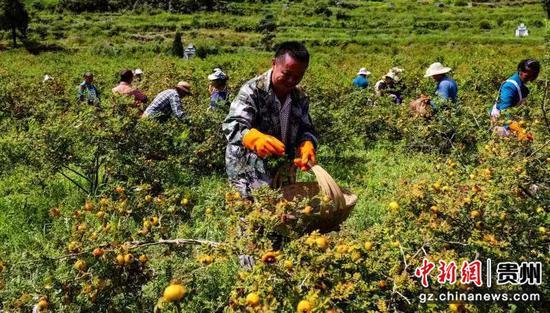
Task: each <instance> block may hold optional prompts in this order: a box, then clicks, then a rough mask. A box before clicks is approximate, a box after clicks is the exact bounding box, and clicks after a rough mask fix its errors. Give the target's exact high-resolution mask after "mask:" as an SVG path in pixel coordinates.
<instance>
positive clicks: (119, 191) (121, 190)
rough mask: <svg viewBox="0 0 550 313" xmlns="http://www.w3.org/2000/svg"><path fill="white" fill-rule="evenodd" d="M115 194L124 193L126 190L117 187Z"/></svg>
mask: <svg viewBox="0 0 550 313" xmlns="http://www.w3.org/2000/svg"><path fill="white" fill-rule="evenodd" d="M115 192H116V193H123V192H124V188H123V187H121V186H117V187H116V188H115Z"/></svg>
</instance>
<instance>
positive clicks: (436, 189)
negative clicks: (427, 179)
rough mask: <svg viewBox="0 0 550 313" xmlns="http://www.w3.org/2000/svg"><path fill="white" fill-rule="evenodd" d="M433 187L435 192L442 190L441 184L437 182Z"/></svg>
mask: <svg viewBox="0 0 550 313" xmlns="http://www.w3.org/2000/svg"><path fill="white" fill-rule="evenodd" d="M432 187H433V189H434V190H435V191H438V190H439V189H441V182H440V181H436V182H435V183H433V185H432Z"/></svg>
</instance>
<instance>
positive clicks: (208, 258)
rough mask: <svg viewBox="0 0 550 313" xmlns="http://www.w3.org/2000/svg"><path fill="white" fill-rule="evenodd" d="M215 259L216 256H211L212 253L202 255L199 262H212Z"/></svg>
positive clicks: (206, 263)
mask: <svg viewBox="0 0 550 313" xmlns="http://www.w3.org/2000/svg"><path fill="white" fill-rule="evenodd" d="M213 261H214V258H213V257H211V256H210V255H202V256H200V257H199V262H200V263H202V264H204V265H208V264H211V263H212V262H213Z"/></svg>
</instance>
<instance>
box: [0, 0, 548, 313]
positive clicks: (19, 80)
mask: <svg viewBox="0 0 550 313" xmlns="http://www.w3.org/2000/svg"><path fill="white" fill-rule="evenodd" d="M26 2H27V8H28V9H29V10H30V12H31V24H30V27H29V38H30V39H31V40H34V41H36V42H39V43H40V44H41V45H40V46H38V48H36V49H35V50H34V51H33V53H30V52H28V51H26V50H25V49H24V48H22V47H20V48H16V49H13V48H11V46H10V45H11V42H10V37H9V34H8V33H7V32H0V240H1V241H2V245H1V246H0V312H1V311H2V310H4V311H5V312H29V311H31V310H32V308H33V306H35V305H36V304H37V303H38V301H39V299H40V298H41V297H42V296H47V301H48V303H49V306H50V310H51V311H52V312H82V311H91V310H95V311H99V312H128V311H131V312H149V311H152V310H153V308H155V309H158V310H162V311H168V312H177V311H183V312H222V311H228V312H234V311H238V312H293V311H294V312H295V311H296V306H297V305H298V303H299V302H300V301H301V300H305V301H309V303H311V304H312V305H313V306H314V311H313V312H325V311H326V312H329V311H328V310H334V311H332V312H339V311H338V310H340V311H341V312H370V311H372V312H413V311H425V312H443V311H449V310H450V311H455V312H458V311H460V312H465V311H468V312H489V311H490V312H538V311H542V310H543V306H544V301H533V302H527V303H524V304H518V303H506V302H500V303H499V302H496V303H474V302H465V303H464V302H453V303H448V302H436V303H429V304H424V303H420V302H419V300H418V294H419V293H420V292H422V290H421V289H420V288H419V284H418V281H417V279H416V278H414V275H413V270H414V268H413V266H418V265H419V264H420V263H421V261H422V260H421V257H420V256H419V253H420V252H421V251H422V250H424V253H426V250H427V251H428V254H429V256H430V258H432V259H433V260H436V261H437V260H438V259H447V260H449V259H455V260H457V261H458V260H463V259H466V260H473V259H474V258H481V259H486V258H492V259H493V260H495V261H497V260H499V261H517V262H520V261H539V262H543V264H544V275H543V277H545V278H546V277H548V274H549V272H548V241H547V239H548V230H547V228H548V224H549V215H548V213H547V212H548V210H549V209H550V208H549V206H548V203H549V202H548V201H550V199H549V198H548V194H549V193H548V191H549V190H548V189H549V181H548V177H549V176H548V170H549V164H550V163H549V162H548V157H549V155H550V150H549V148H548V140H549V136H548V130H549V129H548V124H547V123H548V122H547V121H546V120H545V119H546V112H544V110H545V105H546V106H547V102H548V96H547V92H548V74H547V72H548V71H547V70H546V69H547V67H548V65H550V62H549V60H550V59H549V56H548V46H547V40H548V24H547V23H548V20H547V19H546V16H545V11H544V8H543V6H542V5H541V4H540V3H538V2H535V1H497V2H495V5H494V6H492V5H487V4H484V3H477V2H475V3H474V5H472V6H468V5H465V6H463V4H467V3H465V2H462V1H442V2H438V3H442V4H443V5H442V6H437V5H436V1H417V2H415V1H398V0H396V1H343V2H342V1H340V2H336V1H309V0H304V1H296V2H291V1H273V2H270V3H265V4H264V3H255V2H253V3H248V2H246V3H237V2H231V1H229V3H228V4H227V6H226V9H225V11H224V12H223V13H220V12H195V13H191V14H178V13H169V12H165V11H161V10H158V9H154V8H137V9H136V10H127V11H120V12H103V13H73V12H70V11H67V10H61V9H60V8H59V7H57V6H56V5H57V4H58V2H57V1H26ZM39 2H40V3H42V4H44V7H45V8H44V9H40V10H38V9H36V7H37V5H36V3H39ZM33 3H34V4H33ZM329 12H330V13H329ZM269 16H272V18H269ZM266 17H268V19H271V20H273V22H274V23H276V25H277V26H276V30H275V31H274V32H273V34H274V35H275V36H274V39H273V42H271V43H270V44H275V43H277V42H281V41H284V40H290V39H292V40H300V41H303V42H304V43H305V44H306V45H307V46H308V48H309V49H310V52H311V54H312V62H311V65H310V68H309V69H308V72H307V73H306V75H305V77H304V79H303V82H302V86H303V87H304V89H305V90H306V92H307V93H308V96H309V98H310V103H311V105H310V106H311V113H312V118H313V121H314V123H315V126H316V127H317V129H318V132H319V138H320V142H321V148H320V150H319V152H318V160H319V163H320V165H322V166H323V167H324V168H325V169H326V170H327V171H328V172H329V173H330V174H331V175H332V176H333V177H334V178H335V179H336V180H337V181H338V182H339V183H340V184H341V185H342V186H345V187H346V188H348V189H350V190H351V191H352V192H354V193H355V194H357V195H358V199H359V200H358V202H357V205H356V206H355V208H354V210H353V212H352V214H351V216H350V217H349V218H348V219H347V220H346V221H345V222H344V224H343V226H342V230H341V231H340V232H334V233H331V234H328V235H318V234H303V233H300V232H295V231H290V232H289V233H286V237H285V238H287V242H286V246H284V247H283V248H282V249H281V253H282V254H281V255H280V256H277V262H276V264H274V265H270V264H263V263H266V262H263V263H262V262H260V259H262V258H261V257H262V256H265V254H266V253H267V252H269V250H271V249H273V247H272V246H271V244H272V242H271V239H272V238H271V237H270V236H271V235H272V233H270V232H268V231H267V230H271V229H272V228H273V229H275V230H277V229H278V228H277V227H279V226H280V225H279V224H277V221H278V215H277V214H279V213H281V212H280V210H281V208H282V209H284V210H288V211H292V210H296V209H301V205H303V204H296V203H290V204H287V203H283V204H281V201H280V199H278V198H277V197H276V195H273V194H269V192H268V195H267V196H265V197H266V198H267V199H272V200H269V201H267V200H266V202H265V203H264V198H262V197H259V198H258V199H257V203H260V204H258V206H261V205H263V207H262V208H259V207H258V206H254V205H253V204H247V203H243V201H240V200H239V199H233V198H232V197H233V196H232V194H233V191H232V190H231V189H230V188H229V186H228V184H227V181H226V176H225V172H224V168H223V151H224V144H225V141H224V139H223V138H222V137H221V135H220V134H219V133H220V125H221V122H222V121H223V118H224V113H225V112H223V111H222V112H207V111H206V108H207V107H208V103H209V99H208V92H207V84H208V81H207V75H208V74H209V73H210V71H211V70H212V68H214V67H219V66H221V67H222V68H223V69H224V71H226V72H227V73H228V74H229V76H230V81H229V88H230V90H231V94H232V97H234V96H235V95H236V93H237V91H238V89H239V88H240V86H241V85H242V84H243V83H244V82H246V81H247V80H248V79H250V78H252V77H254V76H255V75H257V74H259V73H262V72H263V71H265V70H267V69H268V68H269V66H270V62H271V56H272V52H271V51H268V50H267V49H266V47H265V46H266V44H265V42H264V41H262V39H263V38H264V36H265V34H264V33H262V32H261V30H260V24H261V21H262V20H264V19H265V18H266ZM522 22H523V23H525V24H526V25H527V26H528V27H529V32H530V36H529V37H527V38H521V39H518V38H515V37H514V36H513V35H514V30H515V28H516V27H517V25H518V24H519V23H522ZM176 32H180V33H181V34H182V37H183V43H184V45H186V44H188V43H193V44H195V45H196V46H197V47H198V48H199V50H200V51H201V53H202V57H201V58H199V57H196V58H193V59H191V60H183V59H180V58H176V57H174V56H172V55H171V53H170V48H171V45H172V41H173V38H174V35H175V33H176ZM528 57H530V58H536V59H539V60H541V61H542V64H543V70H542V72H541V75H540V77H539V79H538V80H537V81H536V82H535V83H533V84H531V85H530V89H531V94H530V96H529V105H528V106H527V107H524V108H520V109H517V110H515V111H514V112H513V113H514V114H515V115H516V116H517V117H518V118H519V119H521V120H523V121H524V122H525V123H526V125H527V127H528V129H529V131H530V132H532V133H533V134H534V136H535V140H534V142H532V143H518V142H516V140H499V139H495V138H493V136H492V135H491V134H490V133H489V132H488V131H487V129H488V128H489V120H488V118H487V109H488V107H489V106H490V105H491V103H492V101H493V99H494V97H495V96H496V92H497V90H498V87H499V85H500V82H502V81H503V80H504V79H506V78H507V77H508V76H509V75H511V74H512V73H513V72H514V71H515V68H516V65H517V63H518V62H519V61H520V60H521V59H524V58H528ZM436 61H440V62H443V63H444V64H445V65H448V66H450V67H452V68H453V72H452V76H453V78H454V79H456V81H457V82H458V84H459V90H460V91H459V99H460V101H459V104H460V105H459V106H460V107H459V108H458V109H453V110H452V111H450V112H446V113H441V114H440V115H439V116H437V117H434V118H433V119H431V120H419V119H415V118H413V117H411V116H410V114H409V112H408V108H407V107H406V106H395V105H392V104H390V103H389V101H387V99H386V100H383V99H378V100H377V101H376V103H375V104H373V103H372V101H371V100H373V99H375V98H374V96H373V92H372V90H369V91H367V92H365V93H362V92H358V91H357V90H354V89H353V88H352V86H351V80H352V79H353V78H354V76H355V73H356V72H357V70H358V69H359V68H360V67H366V68H367V69H369V70H370V71H371V72H372V73H373V75H372V76H371V77H370V80H371V84H374V82H375V81H376V80H378V79H379V77H380V76H382V75H383V74H384V73H385V72H386V71H387V70H388V69H389V68H390V67H392V66H401V67H403V68H405V73H404V82H405V84H406V85H407V86H408V89H407V91H406V93H405V103H408V102H409V101H410V100H412V99H414V98H416V97H417V96H419V95H420V94H422V93H424V94H431V93H432V91H433V88H434V86H433V81H431V80H430V79H425V78H423V73H424V71H425V69H426V68H427V66H429V64H431V63H433V62H436ZM136 67H140V68H142V69H143V70H144V72H145V80H144V81H143V82H142V83H141V87H142V89H143V91H144V92H145V93H146V94H147V95H148V96H149V97H153V96H154V95H155V94H157V93H158V92H160V91H162V90H164V89H166V88H169V87H170V86H172V85H173V84H174V83H175V82H177V81H179V80H182V79H183V80H187V81H190V82H192V84H193V89H194V95H193V97H190V98H187V99H185V101H184V107H185V108H186V111H187V113H188V114H189V116H190V119H191V125H190V126H189V127H188V126H184V125H180V124H178V123H177V122H175V121H171V122H169V123H168V124H164V125H156V124H154V123H152V124H149V123H147V122H140V121H139V120H137V119H136V118H135V116H133V115H131V114H134V113H135V112H128V114H125V113H123V114H121V112H126V111H125V109H121V107H124V106H123V104H120V103H118V102H117V101H118V100H116V99H114V98H112V97H111V96H110V95H108V94H109V93H110V91H109V90H110V88H112V86H114V85H115V84H116V83H117V80H118V78H117V72H118V71H119V70H121V69H123V68H136ZM85 71H93V72H94V74H95V82H96V84H97V86H98V87H99V89H100V90H101V91H102V92H103V93H104V94H105V96H104V100H103V103H102V106H103V111H101V112H100V111H94V110H93V109H92V108H86V107H83V106H82V105H79V104H77V102H76V88H77V86H78V84H79V83H80V81H81V75H82V73H84V72H85ZM46 73H47V74H50V75H52V76H53V77H54V81H53V82H52V83H49V84H45V83H42V77H43V75H44V74H46ZM369 99H370V100H369ZM121 110H122V111H121ZM546 110H547V109H546ZM155 152H158V153H159V154H161V155H162V157H161V158H159V159H155V158H154V157H151V155H155ZM98 160H101V161H98ZM71 169H72V170H71ZM487 171H488V172H487ZM78 173H80V174H78ZM93 175H96V176H97V177H98V180H101V179H103V178H104V179H106V181H105V184H103V185H101V184H100V185H98V186H96V187H95V188H92V187H90V188H89V189H88V191H87V192H86V191H83V190H82V189H81V188H79V187H78V186H77V184H78V185H81V186H84V187H85V188H83V189H86V188H87V186H88V184H89V185H90V186H92V183H91V180H90V178H94V176H93ZM99 178H101V179H99ZM300 178H301V179H303V180H313V177H312V175H311V174H300ZM71 180H72V181H71ZM157 184H158V185H160V186H161V187H160V190H155V186H156V185H157ZM439 185H442V186H446V187H447V188H448V189H446V190H447V191H441V190H440V188H439V187H436V186H439ZM533 185H535V186H536V188H538V189H537V190H539V191H538V192H535V193H530V192H529V190H530V189H529V188H532V186H533ZM116 187H123V188H124V191H122V192H119V191H115V190H116V189H115V188H116ZM521 188H523V189H521ZM478 189H479V190H478ZM518 190H519V191H518ZM522 190H528V191H527V192H525V191H522ZM228 193H229V196H228ZM147 196H150V197H152V198H151V199H154V200H147ZM470 198H471V199H470ZM184 199H187V200H188V202H189V204H187V202H184V201H183V200H184ZM465 199H469V200H465ZM393 201H395V202H397V203H399V206H400V208H401V209H400V210H399V211H397V212H395V210H392V209H391V207H390V206H389V205H388V204H389V203H390V202H393ZM88 202H89V203H91V204H93V209H90V210H87V209H86V206H85V203H88ZM184 203H185V204H184ZM433 207H436V209H434V208H433ZM53 208H58V209H59V210H60V214H61V216H57V213H55V211H52V209H53ZM264 209H265V210H266V211H261V212H262V214H263V215H262V214H258V212H259V210H264ZM539 209H540V210H539ZM473 211H477V212H478V213H479V212H482V213H483V214H482V217H481V218H478V217H475V215H476V214H472V212H473ZM99 212H103V213H106V214H107V217H106V218H96V215H97V214H98V213H99ZM430 212H431V213H430ZM503 214H504V215H503ZM156 216H158V217H159V218H160V219H161V225H160V226H154V227H150V228H151V229H150V230H149V228H148V232H149V231H150V233H148V234H144V233H143V228H147V227H146V226H145V224H143V223H145V220H148V219H150V218H151V217H156ZM472 216H474V217H472ZM503 216H504V218H503ZM240 217H243V218H246V219H247V220H248V221H249V224H244V225H243V224H242V221H241V220H240V219H239V218H240ZM142 219H143V222H142ZM274 224H277V225H274ZM82 225H85V226H82ZM252 225H253V226H257V228H254V227H252ZM247 227H250V228H247ZM106 229H110V230H106ZM243 230H244V231H245V233H246V231H249V233H247V234H248V235H245V236H243V235H242V234H240V232H242V231H243ZM97 233H100V235H99V239H97V238H96V239H93V238H94V234H95V237H98V236H97ZM103 233H104V235H102V234H103ZM319 236H321V237H322V236H326V237H322V238H326V239H327V240H328V241H329V243H330V244H329V248H328V249H326V250H325V249H324V248H322V247H321V246H322V245H320V247H318V248H311V244H310V243H308V240H310V241H311V239H312V238H313V242H314V243H315V242H317V244H318V241H316V240H318V239H319ZM170 238H172V239H173V238H192V239H200V240H208V241H212V242H219V243H222V245H221V248H220V247H211V246H208V245H196V246H195V245H192V246H184V247H175V246H162V245H158V246H152V247H145V248H135V249H134V248H128V247H127V246H125V245H124V244H123V243H124V242H133V241H140V242H153V241H158V240H160V239H170ZM73 242H77V243H78V245H77V246H78V247H77V248H74V247H71V244H72V243H73ZM365 243H374V245H375V247H376V248H375V249H374V251H371V249H369V248H367V245H365ZM98 246H101V247H103V248H104V249H105V250H106V251H107V252H106V254H105V256H103V257H102V258H95V257H92V256H91V255H89V254H90V252H91V250H93V249H94V248H97V247H98ZM313 246H314V247H316V246H315V244H313ZM343 246H344V248H345V249H344V248H342V247H343ZM308 247H309V248H308ZM73 248H74V249H73ZM130 251H132V253H133V254H135V256H136V258H137V256H138V254H141V255H147V257H148V260H147V261H146V262H141V261H139V262H138V261H135V262H130V263H131V264H128V263H124V262H123V263H124V265H120V264H117V261H116V259H115V257H116V256H118V255H127V254H128V253H129V252H130ZM342 251H347V252H343V253H342ZM242 253H245V254H250V255H252V256H254V257H255V258H256V259H257V263H258V264H257V266H255V267H254V268H253V269H252V270H251V271H244V270H243V269H242V268H240V267H239V265H238V259H237V255H239V254H242ZM342 254H344V256H342ZM205 255H207V256H211V257H213V261H212V260H211V261H205V259H204V256H205ZM357 255H359V256H358V257H356V256H357ZM79 260H85V261H86V262H87V264H88V266H87V268H86V269H82V268H79V267H78V266H76V262H77V261H79ZM113 260H114V261H113ZM287 262H290V264H291V266H290V267H289V266H288V263H287ZM292 266H293V267H292ZM357 275H359V276H357ZM358 277H359V278H358ZM173 279H176V280H179V281H180V282H181V283H182V284H184V285H185V286H186V287H187V289H188V292H187V294H186V297H185V300H184V301H182V302H181V303H179V304H166V303H163V301H160V302H158V300H159V298H160V296H161V295H162V291H163V290H164V288H165V287H166V286H167V285H168V284H169V282H170V281H171V280H173ZM107 282H108V283H107ZM111 284H112V285H111ZM435 287H436V288H435V290H436V292H440V291H442V290H444V291H447V290H450V291H456V290H463V289H459V287H458V286H456V288H455V286H450V287H448V286H446V287H445V288H443V287H442V288H440V289H439V290H438V289H437V287H438V286H435ZM453 288H454V289H453ZM430 290H432V291H433V290H434V289H430ZM465 290H467V291H468V292H476V291H483V292H520V291H521V292H537V293H539V294H540V295H541V296H542V298H543V299H546V300H548V296H549V293H550V291H549V288H548V283H547V282H546V281H544V282H543V284H541V285H540V286H519V287H516V286H504V287H499V288H496V287H495V288H494V289H487V288H479V289H468V288H467V289H465ZM396 291H397V292H396ZM251 293H255V294H258V295H259V296H260V300H259V301H260V304H258V305H251V304H250V303H249V302H247V300H246V297H247V295H249V294H251ZM304 312H308V311H307V310H306V311H304Z"/></svg>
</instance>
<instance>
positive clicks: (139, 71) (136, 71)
mask: <svg viewBox="0 0 550 313" xmlns="http://www.w3.org/2000/svg"><path fill="white" fill-rule="evenodd" d="M139 74H143V71H142V70H141V69H140V68H136V70H135V71H134V75H139Z"/></svg>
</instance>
